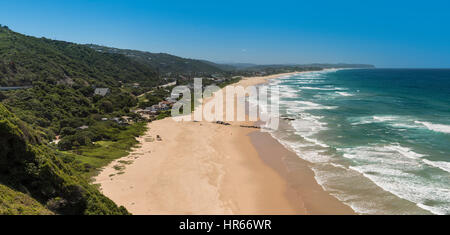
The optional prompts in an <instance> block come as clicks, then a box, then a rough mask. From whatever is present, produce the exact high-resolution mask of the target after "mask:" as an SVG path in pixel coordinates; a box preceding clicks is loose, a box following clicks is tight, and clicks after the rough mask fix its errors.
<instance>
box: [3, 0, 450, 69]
mask: <svg viewBox="0 0 450 235" xmlns="http://www.w3.org/2000/svg"><path fill="white" fill-rule="evenodd" d="M0 24H3V25H8V26H9V27H10V28H11V29H13V30H14V31H17V32H20V33H24V34H27V35H32V36H38V37H47V38H51V39H58V40H64V41H72V42H76V43H94V44H100V45H105V46H112V47H118V48H127V49H138V50H144V51H151V52H166V53H170V54H175V55H178V56H183V57H188V58H198V59H207V60H212V61H216V62H246V63H248V62H250V63H259V64H280V63H315V62H320V63H325V62H328V63H336V62H347V63H370V64H375V65H376V66H378V67H446V68H450V1H448V0H440V1H439V0H427V1H416V0H410V1H401V0H390V1H384V0H377V1H372V0H366V1H346V0H340V1H326V0H321V1H312V0H308V1H287V0H272V1H266V0H259V1H245V0H238V1H236V0H223V1H216V0H208V1H203V0H202V1H195V0H191V1H188V0H186V1H181V0H172V1H170V0H166V1H156V0H155V1H150V0H148V1H133V0H128V1H118V0H72V1H68V0H59V1H56V0H55V1H50V0H39V1H35V0H30V1H24V0H11V1H2V2H1V5H0Z"/></svg>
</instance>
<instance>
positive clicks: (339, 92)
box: [336, 91, 353, 96]
mask: <svg viewBox="0 0 450 235" xmlns="http://www.w3.org/2000/svg"><path fill="white" fill-rule="evenodd" d="M336 94H338V95H341V96H353V94H350V93H348V92H341V91H337V92H336Z"/></svg>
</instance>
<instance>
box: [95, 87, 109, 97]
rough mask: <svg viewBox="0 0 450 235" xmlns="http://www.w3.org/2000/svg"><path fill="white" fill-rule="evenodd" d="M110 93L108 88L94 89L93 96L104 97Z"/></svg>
mask: <svg viewBox="0 0 450 235" xmlns="http://www.w3.org/2000/svg"><path fill="white" fill-rule="evenodd" d="M109 93H110V90H109V88H95V91H94V95H99V96H106V95H108V94H109Z"/></svg>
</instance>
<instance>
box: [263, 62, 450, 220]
mask: <svg viewBox="0 0 450 235" xmlns="http://www.w3.org/2000/svg"><path fill="white" fill-rule="evenodd" d="M266 86H269V87H270V88H277V89H280V100H279V101H280V114H281V115H282V116H285V117H289V118H293V119H295V120H294V121H285V122H286V123H284V125H281V126H282V128H280V129H279V130H277V131H274V132H273V133H272V135H273V136H274V137H275V138H277V139H278V140H279V141H280V143H282V144H284V145H285V146H287V147H288V148H290V149H292V150H293V151H295V152H296V153H297V154H298V155H299V157H301V158H303V159H305V160H307V161H309V162H310V163H311V167H312V169H313V170H314V172H315V175H316V179H317V181H318V182H319V183H320V184H321V185H322V186H323V187H324V188H325V189H326V190H327V191H329V192H330V193H331V194H332V195H334V196H335V197H337V198H338V199H340V200H341V201H343V202H345V203H346V204H348V205H350V206H351V207H352V208H353V209H354V210H356V211H357V212H359V213H369V214H427V213H433V214H450V70H420V69H370V70H365V69H358V70H332V71H323V72H310V73H303V74H299V75H294V76H285V77H281V78H279V79H275V80H272V81H271V82H270V83H269V84H267V85H266Z"/></svg>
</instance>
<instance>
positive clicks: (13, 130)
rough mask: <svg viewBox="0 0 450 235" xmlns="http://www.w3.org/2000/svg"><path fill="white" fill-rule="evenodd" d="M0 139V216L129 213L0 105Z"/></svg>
mask: <svg viewBox="0 0 450 235" xmlns="http://www.w3.org/2000/svg"><path fill="white" fill-rule="evenodd" d="M0 136H1V138H0V146H1V151H0V190H1V192H0V193H1V195H2V196H0V213H1V214H48V213H49V211H52V212H54V213H57V214H128V212H127V211H126V209H125V208H123V207H120V208H119V207H118V206H116V205H115V204H114V202H112V201H111V200H110V199H108V198H106V197H105V196H103V195H102V194H101V193H100V192H99V191H98V190H97V189H96V188H95V187H94V186H91V185H89V184H88V182H87V181H85V180H84V179H83V178H82V177H81V176H79V175H78V174H77V173H76V172H74V171H73V170H72V169H71V168H70V167H68V166H66V164H65V163H64V162H63V161H62V160H61V159H62V156H61V154H62V153H60V152H58V151H55V150H53V149H51V148H49V147H47V146H45V145H43V144H41V140H40V138H39V136H38V135H36V133H35V132H34V131H33V130H32V129H30V128H29V127H28V125H27V124H25V123H24V122H22V121H21V120H19V119H18V118H17V117H16V116H15V115H14V114H12V113H11V112H10V111H8V110H7V109H6V108H5V107H4V106H3V105H1V104H0ZM44 206H45V208H44Z"/></svg>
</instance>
